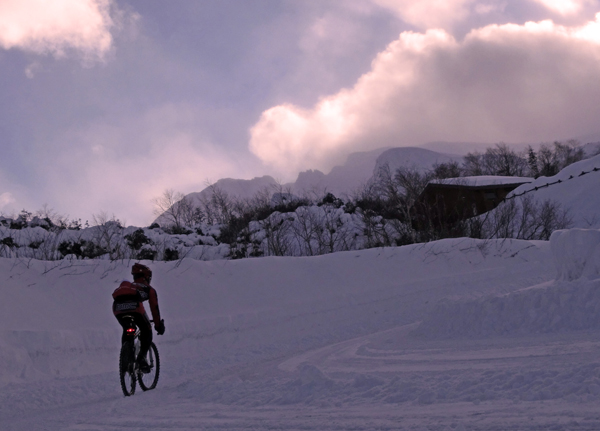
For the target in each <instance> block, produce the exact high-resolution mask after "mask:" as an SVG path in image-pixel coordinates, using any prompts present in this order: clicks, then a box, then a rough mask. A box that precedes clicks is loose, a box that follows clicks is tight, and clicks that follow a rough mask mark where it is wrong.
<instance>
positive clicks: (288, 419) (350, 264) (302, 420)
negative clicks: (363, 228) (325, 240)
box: [0, 230, 600, 430]
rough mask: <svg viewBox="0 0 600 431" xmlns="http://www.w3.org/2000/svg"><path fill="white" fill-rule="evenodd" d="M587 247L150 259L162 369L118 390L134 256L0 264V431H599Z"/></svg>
mask: <svg viewBox="0 0 600 431" xmlns="http://www.w3.org/2000/svg"><path fill="white" fill-rule="evenodd" d="M582 238H585V240H584V239H582ZM582 243H584V245H585V247H584V250H582V251H580V252H579V253H578V254H574V253H573V250H580V248H579V245H580V244H582ZM599 247H600V232H598V231H588V232H587V233H586V232H582V231H577V230H572V231H563V232H560V233H559V234H555V236H553V238H552V241H551V242H544V241H519V240H488V241H482V240H474V239H464V238H462V239H452V240H443V241H438V242H432V243H428V244H418V245H411V246H405V247H396V248H385V249H371V250H363V251H351V252H344V253H335V254H330V255H326V256H318V257H311V258H262V259H244V260H239V261H222V260H221V261H212V262H202V261H198V260H191V259H184V260H182V261H177V262H160V263H158V262H157V263H151V266H152V268H153V270H154V274H155V275H154V278H153V282H154V283H153V284H154V285H155V286H156V288H157V289H158V293H159V300H160V303H161V309H162V312H163V314H164V318H165V320H166V324H167V332H166V334H165V335H164V336H163V337H157V336H155V341H156V343H157V345H158V348H159V351H160V353H161V357H162V360H163V365H162V366H163V371H162V373H161V378H160V381H159V384H158V387H157V389H156V390H154V391H151V392H147V393H139V394H136V395H134V396H133V397H131V398H128V399H124V398H123V396H122V394H121V392H120V388H119V384H118V377H117V356H118V349H119V338H120V331H119V327H118V325H117V323H116V321H115V320H114V318H113V317H112V314H111V311H110V308H111V297H110V293H111V292H112V290H113V289H114V288H115V286H116V284H117V283H118V282H119V281H120V280H121V279H122V278H126V277H128V272H129V268H130V267H131V263H132V262H128V261H118V262H109V261H106V260H102V261H94V260H86V261H58V262H41V261H36V260H30V259H0V292H1V295H2V299H3V300H2V301H1V302H0V321H1V322H2V330H1V331H0V346H1V349H0V386H1V390H0V401H1V402H0V429H2V430H23V429H44V430H66V429H79V430H82V429H86V430H91V429H110V430H125V429H128V430H129V429H174V430H188V429H206V430H212V429H215V430H216V429H228V430H250V429H252V430H263V429H286V430H288V429H304V430H346V429H353V430H372V429H387V430H395V429H398V430H404V429H407V430H448V429H449V430H517V429H519V430H531V429H555V430H573V429H585V430H592V429H599V428H600V418H598V415H597V403H598V401H600V363H599V362H598V359H597V358H598V355H599V354H600V342H599V341H598V335H599V332H598V331H599V330H600V327H599V323H598V322H599V321H598V318H597V315H598V314H599V313H598V310H600V297H599V296H598V295H596V293H595V292H596V291H597V289H596V287H597V283H598V280H599V278H598V277H600V274H599V273H598V268H599V267H600V264H599V261H598V256H600V252H598V250H600V248H599ZM565 274H570V275H568V276H566V275H565ZM578 274H579V275H578ZM582 295H583V296H582ZM444 304H445V305H444ZM518 316H520V320H518V326H515V327H511V328H512V329H513V330H510V331H504V330H502V328H506V327H507V324H511V325H512V324H513V323H514V322H515V321H514V319H515V317H518ZM556 316H558V318H555V317H556ZM567 316H568V318H567ZM421 321H422V322H423V323H420V322H421ZM575 321H577V322H588V323H587V324H586V325H584V326H581V325H579V326H578V325H574V324H573V322H575ZM453 328H455V330H453ZM490 328H491V330H489V329H490Z"/></svg>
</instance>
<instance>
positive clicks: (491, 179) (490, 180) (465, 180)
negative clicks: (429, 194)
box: [428, 175, 533, 188]
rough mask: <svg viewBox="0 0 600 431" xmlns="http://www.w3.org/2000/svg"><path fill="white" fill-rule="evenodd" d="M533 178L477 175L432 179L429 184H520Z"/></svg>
mask: <svg viewBox="0 0 600 431" xmlns="http://www.w3.org/2000/svg"><path fill="white" fill-rule="evenodd" d="M532 181H533V178H529V177H507V176H494V175H481V176H475V177H458V178H445V179H442V180H431V181H429V184H428V185H437V186H442V187H444V186H448V187H469V188H480V187H481V188H483V187H486V188H487V187H493V186H512V185H514V186H519V185H521V184H525V183H530V182H532Z"/></svg>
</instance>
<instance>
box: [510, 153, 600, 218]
mask: <svg viewBox="0 0 600 431" xmlns="http://www.w3.org/2000/svg"><path fill="white" fill-rule="evenodd" d="M599 186H600V155H597V156H594V157H592V158H589V159H585V160H582V161H580V162H577V163H573V164H572V165H569V166H567V167H566V168H564V169H563V170H561V171H560V172H559V173H558V174H557V175H555V176H553V177H539V178H537V179H536V180H535V181H533V182H531V183H529V184H523V185H522V186H520V187H518V188H516V189H515V190H513V191H512V192H511V193H510V194H509V195H508V196H507V198H510V197H511V196H515V197H516V196H523V197H524V196H532V197H533V198H534V199H535V200H537V201H539V202H541V201H544V200H551V201H553V202H557V203H559V204H561V205H562V206H563V207H564V208H566V209H568V210H569V211H570V214H571V216H572V226H571V227H574V228H598V227H600V193H598V187H599Z"/></svg>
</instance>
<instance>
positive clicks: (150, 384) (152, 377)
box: [138, 343, 160, 391]
mask: <svg viewBox="0 0 600 431" xmlns="http://www.w3.org/2000/svg"><path fill="white" fill-rule="evenodd" d="M146 361H147V362H148V365H150V372H149V373H142V372H141V371H140V370H138V380H139V382H140V388H142V390H143V391H149V390H150V389H154V388H155V387H156V384H157V383H158V376H159V374H160V358H159V356H158V349H157V348H156V344H154V343H152V344H150V349H148V353H147V355H146Z"/></svg>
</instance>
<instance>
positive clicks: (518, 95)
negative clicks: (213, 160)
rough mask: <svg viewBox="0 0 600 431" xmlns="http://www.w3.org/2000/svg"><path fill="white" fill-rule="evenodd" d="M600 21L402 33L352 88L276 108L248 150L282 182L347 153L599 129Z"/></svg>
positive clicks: (266, 114)
mask: <svg viewBox="0 0 600 431" xmlns="http://www.w3.org/2000/svg"><path fill="white" fill-rule="evenodd" d="M599 98H600V14H598V15H597V17H596V20H595V21H592V22H589V23H587V24H585V25H583V26H581V27H573V28H570V27H564V26H559V25H556V24H554V23H553V22H551V21H541V22H537V23H536V22H528V23H526V24H524V25H517V24H506V25H490V26H486V27H483V28H481V29H476V30H473V31H471V32H470V33H469V34H468V35H467V36H466V37H465V38H464V39H463V40H461V41H458V40H456V39H455V38H454V37H453V36H451V35H450V34H449V33H447V32H445V31H443V30H428V31H427V32H425V33H414V32H404V33H402V34H401V35H400V37H399V39H398V40H396V41H394V42H392V43H391V44H390V45H388V47H387V49H386V50H385V51H383V52H381V53H380V54H378V56H377V57H376V58H375V60H374V61H373V63H372V68H371V70H370V71H369V72H368V73H366V74H364V75H363V76H362V77H361V78H360V79H359V80H358V81H357V82H356V83H355V85H354V86H353V87H352V88H348V89H343V90H341V91H339V92H338V93H337V94H333V95H330V96H327V97H323V98H322V99H321V100H320V101H319V102H318V103H317V104H316V105H315V106H314V107H312V108H311V109H304V108H300V107H298V106H295V105H291V104H282V105H278V106H275V107H272V108H270V109H268V110H266V111H264V112H263V113H262V115H261V117H260V119H259V121H258V122H257V123H256V124H255V125H254V126H253V127H252V129H251V131H250V133H251V139H250V144H249V145H250V149H251V151H252V152H253V153H254V154H256V155H257V156H258V157H259V158H260V159H261V160H263V161H264V162H265V163H267V164H269V165H271V166H274V167H275V168H276V169H278V171H279V172H280V173H281V174H282V175H285V174H286V173H287V176H288V177H289V176H290V175H292V176H293V175H294V173H295V172H297V171H298V170H301V169H308V168H319V169H328V168H330V167H331V166H332V164H333V163H335V162H338V161H339V160H340V159H341V157H343V156H344V155H345V154H347V153H348V152H351V151H357V150H367V149H372V148H377V147H383V146H388V145H416V144H421V143H424V142H427V141H434V140H447V141H479V142H498V141H507V142H522V141H526V142H528V141H534V142H535V141H544V140H551V139H561V138H568V137H572V136H579V135H583V134H586V133H594V132H596V131H597V130H598V122H597V119H598V118H599V116H600V105H598V103H597V100H598V99H599Z"/></svg>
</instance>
